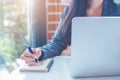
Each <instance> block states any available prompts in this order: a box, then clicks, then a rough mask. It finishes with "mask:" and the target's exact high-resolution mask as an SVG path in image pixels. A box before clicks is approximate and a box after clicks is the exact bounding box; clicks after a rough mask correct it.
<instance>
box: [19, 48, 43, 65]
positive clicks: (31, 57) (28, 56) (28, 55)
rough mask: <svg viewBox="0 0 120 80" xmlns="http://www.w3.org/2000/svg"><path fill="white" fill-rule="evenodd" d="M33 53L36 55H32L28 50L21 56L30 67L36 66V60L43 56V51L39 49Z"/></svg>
mask: <svg viewBox="0 0 120 80" xmlns="http://www.w3.org/2000/svg"><path fill="white" fill-rule="evenodd" d="M32 51H33V52H34V54H31V53H30V52H29V51H28V49H26V50H25V51H24V53H23V54H22V55H21V59H23V60H24V61H25V63H26V64H28V65H30V66H32V65H35V64H36V62H35V58H39V57H40V56H41V50H40V49H39V48H35V49H32Z"/></svg>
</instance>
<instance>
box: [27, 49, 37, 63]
mask: <svg viewBox="0 0 120 80" xmlns="http://www.w3.org/2000/svg"><path fill="white" fill-rule="evenodd" d="M28 50H29V52H30V53H31V54H34V52H33V51H32V49H31V47H28ZM35 62H36V63H39V61H38V58H35Z"/></svg>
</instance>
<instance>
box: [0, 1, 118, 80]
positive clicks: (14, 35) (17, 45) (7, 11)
mask: <svg viewBox="0 0 120 80" xmlns="http://www.w3.org/2000/svg"><path fill="white" fill-rule="evenodd" d="M115 1H118V2H119V1H120V0H115ZM69 3H70V0H0V80H5V79H7V78H8V77H7V76H9V74H10V73H11V72H12V71H13V70H15V69H16V68H17V67H19V66H20V62H19V57H20V55H21V54H22V53H23V51H24V50H25V49H26V47H25V46H24V45H23V39H24V38H25V37H27V38H28V40H29V42H30V43H31V47H38V46H43V45H44V44H46V43H47V42H49V41H50V40H51V39H52V36H53V35H54V33H55V30H56V28H57V25H58V24H59V20H60V15H61V14H62V12H63V10H64V7H65V6H66V5H69ZM35 4H36V5H35ZM31 30H33V31H31ZM37 30H38V31H37Z"/></svg>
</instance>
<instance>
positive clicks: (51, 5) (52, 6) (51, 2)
mask: <svg viewBox="0 0 120 80" xmlns="http://www.w3.org/2000/svg"><path fill="white" fill-rule="evenodd" d="M62 1H66V0H46V4H47V6H46V8H47V33H48V35H47V38H48V40H50V39H51V38H52V36H53V35H54V32H55V30H56V28H57V25H58V23H59V20H60V15H61V13H62V12H63V10H64V7H65V6H66V5H69V3H68V2H64V3H62ZM68 1H70V0H68Z"/></svg>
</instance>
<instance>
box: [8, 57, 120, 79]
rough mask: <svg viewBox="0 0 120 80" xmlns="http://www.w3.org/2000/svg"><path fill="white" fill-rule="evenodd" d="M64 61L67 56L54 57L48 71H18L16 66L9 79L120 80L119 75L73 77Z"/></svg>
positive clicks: (66, 59) (66, 60) (67, 59)
mask: <svg viewBox="0 0 120 80" xmlns="http://www.w3.org/2000/svg"><path fill="white" fill-rule="evenodd" d="M66 62H69V58H68V57H56V58H55V59H54V64H53V65H52V67H51V69H50V71H49V72H48V73H39V72H19V68H18V69H16V70H14V71H13V72H12V73H11V74H10V78H11V79H10V80H120V77H101V78H80V79H73V78H71V77H70V75H69V73H68V71H67V69H66V66H65V63H66Z"/></svg>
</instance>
